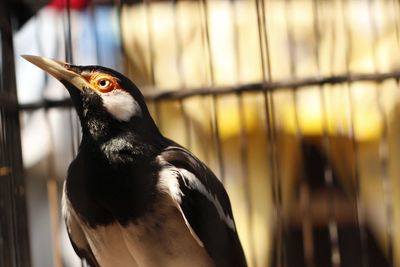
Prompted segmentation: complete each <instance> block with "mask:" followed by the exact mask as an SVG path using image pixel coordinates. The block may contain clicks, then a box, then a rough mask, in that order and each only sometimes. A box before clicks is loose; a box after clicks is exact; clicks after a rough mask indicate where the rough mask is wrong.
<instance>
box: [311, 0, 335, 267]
mask: <svg viewBox="0 0 400 267" xmlns="http://www.w3.org/2000/svg"><path fill="white" fill-rule="evenodd" d="M318 25H319V10H318V1H317V0H313V26H314V36H315V49H314V53H315V55H314V57H315V63H316V66H317V72H318V73H317V75H318V76H319V75H320V74H321V66H320V57H319V46H320V43H321V40H320V39H321V37H320V32H319V28H318ZM318 93H319V99H320V100H319V101H320V104H321V106H320V108H321V113H322V146H323V149H324V152H325V154H326V158H327V160H326V162H325V166H324V181H325V186H326V187H327V188H328V193H329V200H328V202H329V219H328V221H329V222H328V232H329V240H330V245H331V264H332V267H340V266H341V258H340V248H339V231H338V226H337V222H336V216H335V192H334V185H333V169H332V165H331V159H330V157H331V156H330V155H331V154H330V141H329V133H328V127H329V124H328V120H329V118H328V113H327V110H326V103H327V100H328V99H327V97H326V94H325V93H324V88H323V87H321V86H320V87H319V88H318Z"/></svg>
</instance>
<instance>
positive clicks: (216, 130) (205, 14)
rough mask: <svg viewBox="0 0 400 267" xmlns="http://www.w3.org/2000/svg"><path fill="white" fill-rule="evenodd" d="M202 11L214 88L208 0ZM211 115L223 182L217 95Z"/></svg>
mask: <svg viewBox="0 0 400 267" xmlns="http://www.w3.org/2000/svg"><path fill="white" fill-rule="evenodd" d="M200 10H201V17H202V23H203V27H202V29H203V38H204V41H205V53H206V55H207V69H208V73H209V79H210V84H211V86H213V85H214V84H215V78H214V65H213V60H212V50H211V41H210V32H209V21H208V5H207V0H201V1H200ZM210 108H211V115H210V123H211V130H212V134H213V140H214V144H215V149H216V154H217V160H218V167H219V177H220V180H221V181H222V182H224V180H225V163H224V159H223V155H222V143H221V137H220V133H219V123H218V120H219V118H218V112H217V109H218V101H217V97H216V96H215V95H212V96H211V107H210Z"/></svg>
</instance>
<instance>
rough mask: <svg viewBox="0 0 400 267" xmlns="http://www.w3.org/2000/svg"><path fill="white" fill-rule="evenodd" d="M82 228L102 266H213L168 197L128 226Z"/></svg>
mask: <svg viewBox="0 0 400 267" xmlns="http://www.w3.org/2000/svg"><path fill="white" fill-rule="evenodd" d="M70 208H73V207H70ZM81 225H82V229H83V232H84V233H85V238H86V239H87V241H88V244H89V246H90V248H91V250H92V252H93V254H94V256H95V258H96V260H97V262H98V263H99V264H100V266H102V267H103V266H104V267H108V266H110V267H130V266H132V267H136V266H138V267H163V266H165V267H184V266H185V267H186V266H194V267H211V266H214V264H213V263H212V261H211V259H210V257H209V256H208V254H207V252H206V250H205V249H204V248H203V247H201V246H200V245H199V243H198V242H197V241H196V240H195V239H194V238H193V236H192V235H191V233H190V231H189V229H188V228H187V226H186V225H185V222H184V219H183V217H182V214H181V213H180V211H179V209H178V208H177V207H176V206H175V204H174V203H173V201H172V200H171V198H170V197H169V196H168V195H164V196H159V197H158V198H157V201H156V203H155V205H154V206H153V207H152V208H151V209H150V210H149V211H148V212H147V213H146V214H145V215H144V216H142V217H140V218H138V219H135V220H134V221H131V222H129V223H128V224H126V225H122V224H120V223H118V222H114V223H111V224H108V225H101V226H97V227H91V226H89V225H87V224H85V223H82V222H81Z"/></svg>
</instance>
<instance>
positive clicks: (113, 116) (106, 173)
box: [22, 55, 247, 267]
mask: <svg viewBox="0 0 400 267" xmlns="http://www.w3.org/2000/svg"><path fill="white" fill-rule="evenodd" d="M22 57H23V58H24V59H26V60H27V61H29V62H31V63H32V64H34V65H36V66H37V67H39V68H41V69H43V70H44V71H46V72H47V73H49V74H50V75H52V76H54V77H55V78H56V79H58V80H59V81H60V82H61V83H62V84H63V85H64V86H65V87H66V89H67V91H68V92H69V95H70V97H71V100H72V104H73V106H74V108H75V110H76V112H77V115H78V117H79V121H80V124H81V129H82V138H81V143H80V145H79V149H78V152H77V155H76V157H75V158H74V160H73V161H72V162H71V164H70V165H69V168H68V171H67V177H66V179H65V182H64V186H63V195H62V213H63V216H64V219H65V222H66V227H67V232H68V236H69V239H70V241H71V244H72V246H73V248H74V250H75V252H76V254H77V255H78V256H79V257H80V258H81V259H82V260H84V261H86V263H87V264H88V265H90V266H92V267H100V266H101V267H103V266H104V267H108V266H112V267H163V266H165V267H170V266H174V267H183V266H195V267H209V266H215V267H246V266H247V263H246V258H245V255H244V251H243V248H242V245H241V243H240V239H239V236H238V233H237V230H236V224H235V221H234V217H233V214H232V207H231V204H230V200H229V196H228V194H227V192H226V190H225V189H224V186H223V184H222V183H221V182H220V181H219V179H218V178H217V177H216V176H215V174H214V173H213V172H212V171H211V170H210V169H209V168H208V167H207V166H206V165H205V164H204V163H203V162H201V161H200V160H199V159H198V158H197V157H196V156H195V155H193V154H192V153H191V152H190V151H189V150H187V149H186V148H184V147H182V146H181V145H179V144H177V143H176V142H174V141H172V140H170V139H168V138H166V137H164V136H163V135H162V133H161V132H160V130H159V129H158V127H157V125H156V123H155V122H154V120H153V119H152V117H151V115H150V113H149V110H148V108H147V106H146V103H145V99H144V96H143V95H142V93H141V92H140V90H139V89H138V88H137V86H136V85H135V84H134V83H133V82H132V81H131V80H130V79H128V78H127V77H125V76H124V75H123V74H121V73H119V72H117V71H115V70H113V69H109V68H106V67H103V66H95V65H88V66H78V65H73V64H69V63H65V62H61V61H58V60H53V59H49V58H45V57H40V56H34V55H22Z"/></svg>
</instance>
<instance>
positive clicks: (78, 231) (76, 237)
mask: <svg viewBox="0 0 400 267" xmlns="http://www.w3.org/2000/svg"><path fill="white" fill-rule="evenodd" d="M64 190H65V189H64ZM63 214H64V217H65V224H66V227H67V233H68V237H69V240H70V241H71V245H72V247H73V248H74V250H75V253H76V254H77V255H78V257H79V258H81V259H82V260H85V261H86V263H87V264H88V265H89V266H90V267H100V265H99V264H98V263H97V261H96V258H95V256H94V255H93V252H92V250H91V248H90V246H89V244H88V241H87V239H86V236H85V233H84V231H83V229H82V227H81V225H80V223H79V221H78V220H79V219H78V218H77V215H76V213H75V212H74V211H73V209H72V208H71V206H70V203H69V201H68V200H67V196H66V195H65V192H64V193H63Z"/></svg>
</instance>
